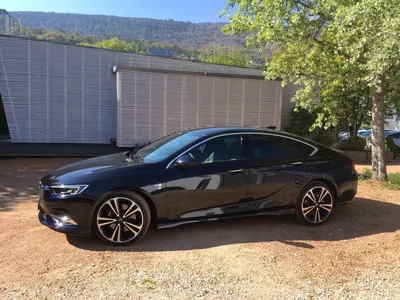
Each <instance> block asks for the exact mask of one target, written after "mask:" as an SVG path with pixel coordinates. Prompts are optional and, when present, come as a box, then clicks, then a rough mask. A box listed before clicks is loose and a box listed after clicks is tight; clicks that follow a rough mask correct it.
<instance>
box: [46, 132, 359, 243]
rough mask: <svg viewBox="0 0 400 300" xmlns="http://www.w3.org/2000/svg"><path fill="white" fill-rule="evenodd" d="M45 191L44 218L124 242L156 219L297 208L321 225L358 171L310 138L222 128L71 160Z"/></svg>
mask: <svg viewBox="0 0 400 300" xmlns="http://www.w3.org/2000/svg"><path fill="white" fill-rule="evenodd" d="M40 189H41V197H40V200H39V220H40V222H41V223H42V224H44V225H47V226H48V227H50V228H52V229H54V230H56V231H59V232H64V233H92V232H93V233H95V234H96V235H97V237H98V238H99V239H100V240H102V241H104V242H108V243H112V244H119V245H121V244H128V243H131V242H135V241H137V240H139V239H140V238H141V237H143V235H144V234H145V233H146V231H147V230H148V228H149V226H150V224H155V225H157V226H158V228H163V227H172V226H176V225H180V224H184V223H191V222H198V221H208V220H217V219H224V218H232V217H238V216H250V215H259V214H271V213H274V214H277V213H281V212H290V211H293V212H294V213H295V214H296V216H297V219H298V220H299V221H300V222H302V223H304V224H306V225H318V224H321V223H323V222H324V221H326V220H327V219H328V217H329V216H330V215H331V213H332V211H333V210H334V208H335V206H336V205H338V204H341V203H344V202H346V201H349V200H351V199H352V198H353V197H354V196H355V194H356V192H357V173H356V171H355V170H354V163H353V161H352V160H351V159H350V158H349V157H348V156H346V155H344V154H342V153H340V152H338V151H335V150H331V149H329V148H326V147H324V146H322V145H319V144H317V143H314V142H312V141H309V140H306V139H303V138H301V137H298V136H295V135H291V134H287V133H283V132H279V131H273V130H262V129H256V128H244V127H239V128H231V127H222V128H203V129H195V130H190V131H183V132H179V133H175V134H172V135H169V136H166V137H164V138H162V139H160V140H158V141H156V142H154V143H152V144H150V145H148V146H146V147H144V148H142V149H140V150H138V151H136V152H124V153H119V154H113V155H108V156H102V157H98V158H93V159H88V160H84V161H80V162H77V163H73V164H70V165H67V166H65V167H62V168H60V169H57V170H55V171H53V172H52V173H51V174H49V175H47V176H45V177H43V178H42V179H41V181H40Z"/></svg>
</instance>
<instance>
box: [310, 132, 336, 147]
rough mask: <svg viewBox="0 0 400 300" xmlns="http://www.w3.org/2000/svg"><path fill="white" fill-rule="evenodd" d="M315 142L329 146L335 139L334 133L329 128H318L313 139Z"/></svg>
mask: <svg viewBox="0 0 400 300" xmlns="http://www.w3.org/2000/svg"><path fill="white" fill-rule="evenodd" d="M314 140H315V141H316V142H317V143H320V144H322V145H324V146H327V147H330V146H332V144H333V143H334V142H335V141H336V137H335V134H334V133H333V132H332V131H331V130H322V129H320V130H318V132H317V134H316V136H315V139H314Z"/></svg>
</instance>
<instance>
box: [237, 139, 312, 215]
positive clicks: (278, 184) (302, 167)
mask: <svg viewBox="0 0 400 300" xmlns="http://www.w3.org/2000/svg"><path fill="white" fill-rule="evenodd" d="M243 143H244V156H245V158H248V159H247V160H246V162H247V164H246V169H247V172H248V197H249V199H248V201H251V202H252V203H253V206H252V207H253V209H257V210H269V209H276V208H278V207H281V206H285V205H288V204H290V202H291V200H292V199H293V197H294V196H295V195H296V193H297V192H298V190H299V187H301V186H302V185H303V184H304V183H305V182H306V181H307V178H308V177H309V174H308V173H309V172H312V171H311V169H312V167H311V168H310V165H312V164H313V162H315V160H316V159H317V158H316V157H315V156H314V154H315V153H316V152H317V148H316V147H314V146H312V145H310V144H307V143H304V142H302V141H299V140H296V139H292V138H289V137H285V136H281V135H278V134H269V133H268V134H267V133H265V134H261V133H260V134H251V135H246V136H244V141H243Z"/></svg>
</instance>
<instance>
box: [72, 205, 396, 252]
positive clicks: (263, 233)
mask: <svg viewBox="0 0 400 300" xmlns="http://www.w3.org/2000/svg"><path fill="white" fill-rule="evenodd" d="M399 216H400V205H396V204H392V203H387V202H380V201H376V200H371V199H366V198H355V199H354V200H353V201H352V202H351V203H349V204H347V205H345V206H343V207H339V208H337V209H336V210H335V212H334V213H333V215H332V216H331V218H330V219H329V220H328V221H327V222H326V223H325V224H323V225H321V226H316V227H308V226H304V225H301V224H299V223H298V222H297V221H296V218H295V216H292V215H287V216H260V217H249V218H240V219H232V220H224V221H214V222H208V223H194V224H188V225H182V226H179V227H175V228H169V229H160V230H156V229H151V230H149V232H148V233H147V234H146V236H145V237H144V238H143V239H142V240H141V241H139V242H138V243H136V244H132V245H128V246H120V247H118V246H109V245H105V244H103V243H101V242H100V241H98V240H97V239H95V238H87V237H81V236H68V237H67V239H68V242H69V243H70V244H71V245H73V246H75V247H78V248H81V249H86V250H90V251H136V252H141V251H180V250H193V249H205V248H211V247H217V246H223V245H232V244H241V243H258V242H282V243H285V244H288V245H292V246H295V247H302V248H309V249H312V248H314V246H313V245H312V242H313V241H341V240H349V239H354V238H359V237H364V236H369V235H374V234H379V233H385V232H394V231H396V230H399V229H400V217H399Z"/></svg>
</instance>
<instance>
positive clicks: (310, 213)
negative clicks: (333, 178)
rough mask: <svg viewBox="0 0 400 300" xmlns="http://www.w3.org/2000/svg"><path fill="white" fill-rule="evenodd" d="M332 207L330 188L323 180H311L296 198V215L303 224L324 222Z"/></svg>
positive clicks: (332, 200) (332, 197) (332, 198)
mask: <svg viewBox="0 0 400 300" xmlns="http://www.w3.org/2000/svg"><path fill="white" fill-rule="evenodd" d="M333 208H334V196H333V193H332V190H331V188H330V187H329V186H328V185H327V184H325V183H323V182H319V181H316V182H311V183H310V184H308V185H307V186H306V187H305V188H304V189H303V191H302V192H301V193H300V195H299V198H298V199H297V204H296V216H297V219H298V220H299V221H300V222H302V223H303V224H306V225H310V226H315V225H319V224H322V223H323V222H325V221H326V220H327V219H328V218H329V216H330V215H331V214H332V210H333Z"/></svg>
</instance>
